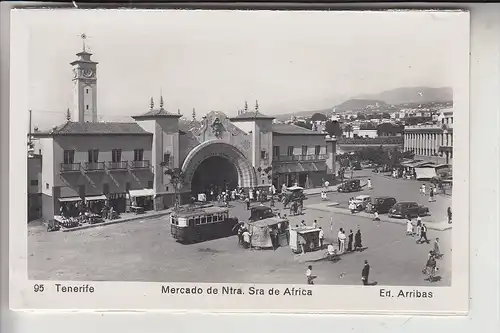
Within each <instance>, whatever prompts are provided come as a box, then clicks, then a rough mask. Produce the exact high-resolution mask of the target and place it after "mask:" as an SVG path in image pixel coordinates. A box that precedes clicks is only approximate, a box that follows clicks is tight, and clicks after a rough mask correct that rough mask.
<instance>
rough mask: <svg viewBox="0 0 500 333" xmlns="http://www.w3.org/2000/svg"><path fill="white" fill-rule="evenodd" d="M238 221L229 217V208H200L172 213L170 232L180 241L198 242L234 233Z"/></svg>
mask: <svg viewBox="0 0 500 333" xmlns="http://www.w3.org/2000/svg"><path fill="white" fill-rule="evenodd" d="M237 223H238V219H237V218H236V217H229V209H227V208H222V207H207V208H198V209H195V210H186V211H181V212H178V213H172V214H171V215H170V232H171V234H172V236H173V237H174V238H175V239H176V240H177V241H179V242H180V243H197V242H203V241H206V240H210V239H215V238H222V237H228V236H230V235H233V234H234V232H233V229H234V227H235V225H236V224H237Z"/></svg>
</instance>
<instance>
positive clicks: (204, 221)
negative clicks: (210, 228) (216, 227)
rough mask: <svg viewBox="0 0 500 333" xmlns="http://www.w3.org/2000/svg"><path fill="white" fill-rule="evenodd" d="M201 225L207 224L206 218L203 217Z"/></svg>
mask: <svg viewBox="0 0 500 333" xmlns="http://www.w3.org/2000/svg"><path fill="white" fill-rule="evenodd" d="M200 223H201V224H205V223H207V218H206V217H205V216H202V217H201V218H200Z"/></svg>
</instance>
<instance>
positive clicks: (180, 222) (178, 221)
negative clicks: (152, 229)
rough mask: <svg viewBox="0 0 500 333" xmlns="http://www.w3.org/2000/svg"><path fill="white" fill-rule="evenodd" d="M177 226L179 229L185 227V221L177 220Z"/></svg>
mask: <svg viewBox="0 0 500 333" xmlns="http://www.w3.org/2000/svg"><path fill="white" fill-rule="evenodd" d="M177 225H178V226H180V227H186V226H187V225H186V219H184V218H182V219H177Z"/></svg>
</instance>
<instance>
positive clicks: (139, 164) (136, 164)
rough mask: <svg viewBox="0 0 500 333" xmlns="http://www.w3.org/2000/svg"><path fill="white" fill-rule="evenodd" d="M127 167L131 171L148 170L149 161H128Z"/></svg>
mask: <svg viewBox="0 0 500 333" xmlns="http://www.w3.org/2000/svg"><path fill="white" fill-rule="evenodd" d="M129 166H130V168H131V169H147V168H149V161H147V160H145V161H130V162H129Z"/></svg>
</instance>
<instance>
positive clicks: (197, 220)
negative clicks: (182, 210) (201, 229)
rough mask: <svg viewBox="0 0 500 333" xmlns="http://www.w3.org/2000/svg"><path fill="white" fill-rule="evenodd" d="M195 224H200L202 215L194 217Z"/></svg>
mask: <svg viewBox="0 0 500 333" xmlns="http://www.w3.org/2000/svg"><path fill="white" fill-rule="evenodd" d="M194 224H195V225H199V224H200V217H199V216H197V217H195V218H194Z"/></svg>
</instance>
